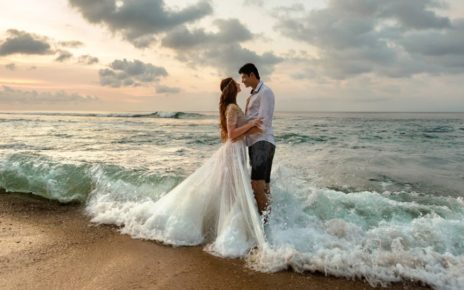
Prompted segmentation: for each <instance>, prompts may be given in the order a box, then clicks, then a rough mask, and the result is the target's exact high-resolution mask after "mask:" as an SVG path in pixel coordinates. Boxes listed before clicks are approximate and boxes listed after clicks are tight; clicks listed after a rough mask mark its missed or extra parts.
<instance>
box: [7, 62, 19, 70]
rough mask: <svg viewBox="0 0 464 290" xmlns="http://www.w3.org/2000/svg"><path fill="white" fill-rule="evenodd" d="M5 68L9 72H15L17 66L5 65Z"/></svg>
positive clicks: (12, 64)
mask: <svg viewBox="0 0 464 290" xmlns="http://www.w3.org/2000/svg"><path fill="white" fill-rule="evenodd" d="M5 68H6V69H7V70H11V71H14V70H16V64H14V63H9V64H6V65H5Z"/></svg>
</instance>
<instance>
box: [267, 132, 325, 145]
mask: <svg viewBox="0 0 464 290" xmlns="http://www.w3.org/2000/svg"><path fill="white" fill-rule="evenodd" d="M328 140H329V138H328V137H327V136H308V135H304V134H297V133H286V134H282V135H277V136H276V141H277V142H279V143H287V144H303V143H320V142H327V141H328Z"/></svg>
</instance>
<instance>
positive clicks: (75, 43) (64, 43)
mask: <svg viewBox="0 0 464 290" xmlns="http://www.w3.org/2000/svg"><path fill="white" fill-rule="evenodd" d="M58 45H59V46H62V47H70V48H78V47H82V46H84V44H83V43H82V42H81V41H78V40H71V41H60V42H58Z"/></svg>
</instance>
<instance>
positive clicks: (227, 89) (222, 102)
mask: <svg viewBox="0 0 464 290" xmlns="http://www.w3.org/2000/svg"><path fill="white" fill-rule="evenodd" d="M221 92H222V93H221V98H220V99H219V119H220V121H221V123H220V127H221V140H222V142H225V141H226V140H227V120H226V110H227V106H228V105H229V104H237V93H238V92H237V85H236V84H235V81H234V79H233V78H226V79H223V80H222V81H221Z"/></svg>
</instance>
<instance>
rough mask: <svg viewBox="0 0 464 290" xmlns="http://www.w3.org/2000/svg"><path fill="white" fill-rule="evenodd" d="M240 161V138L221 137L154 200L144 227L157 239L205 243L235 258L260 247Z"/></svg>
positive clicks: (252, 201)
mask: <svg viewBox="0 0 464 290" xmlns="http://www.w3.org/2000/svg"><path fill="white" fill-rule="evenodd" d="M246 160H247V159H246V146H245V143H244V141H242V140H239V141H237V142H230V141H227V142H226V143H224V144H223V145H222V146H221V147H220V148H219V149H218V150H217V151H216V152H215V153H214V154H213V156H211V157H210V158H209V159H208V160H207V161H206V162H205V163H204V164H203V165H202V166H201V167H200V168H198V169H197V170H196V171H195V172H194V173H193V174H191V175H190V176H189V177H187V178H186V179H185V180H184V181H183V182H181V183H180V184H179V185H177V186H176V187H175V188H174V189H172V190H171V191H170V192H169V193H167V194H166V195H164V196H163V197H162V198H161V199H159V200H158V201H157V202H156V203H155V204H154V207H152V209H153V211H152V215H151V216H150V217H149V218H148V219H147V220H146V221H145V225H144V227H145V228H150V229H151V231H152V232H151V236H152V237H153V238H154V239H156V240H158V241H161V242H163V243H166V244H170V245H176V246H188V245H199V244H205V250H206V251H208V252H210V253H212V254H214V255H218V256H222V257H231V258H232V257H241V256H244V255H246V254H247V253H248V252H249V250H250V249H251V248H254V247H258V248H259V247H260V246H262V245H264V243H265V237H264V232H263V225H262V222H261V218H260V216H259V214H258V210H257V206H256V201H255V198H254V195H253V191H252V188H251V182H250V172H249V169H248V166H247V163H246Z"/></svg>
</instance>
